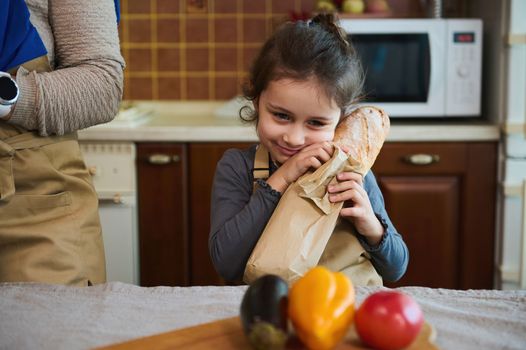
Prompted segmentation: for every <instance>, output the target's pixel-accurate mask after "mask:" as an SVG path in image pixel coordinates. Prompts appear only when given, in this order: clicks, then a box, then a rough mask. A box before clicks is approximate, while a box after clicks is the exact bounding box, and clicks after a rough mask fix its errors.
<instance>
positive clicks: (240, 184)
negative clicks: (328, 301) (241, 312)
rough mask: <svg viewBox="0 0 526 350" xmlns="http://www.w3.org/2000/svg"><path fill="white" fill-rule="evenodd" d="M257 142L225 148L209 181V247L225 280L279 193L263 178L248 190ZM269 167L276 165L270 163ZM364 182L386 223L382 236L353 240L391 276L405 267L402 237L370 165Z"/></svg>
mask: <svg viewBox="0 0 526 350" xmlns="http://www.w3.org/2000/svg"><path fill="white" fill-rule="evenodd" d="M255 153H256V146H255V145H254V146H252V147H250V148H249V149H246V150H238V149H230V150H228V151H226V152H225V154H224V155H223V158H222V159H221V160H220V161H219V163H218V164H217V168H216V173H215V177H214V183H213V187H212V203H211V208H212V210H211V229H210V236H209V242H208V245H209V250H210V256H211V258H212V262H213V264H214V266H215V268H216V270H217V272H218V273H219V274H220V275H221V276H222V277H223V278H225V279H226V280H228V281H234V280H240V279H241V278H242V277H243V272H244V270H245V266H246V263H247V261H248V259H249V257H250V254H251V253H252V250H253V249H254V247H255V246H256V243H257V241H258V240H259V237H260V236H261V233H262V232H263V230H264V228H265V226H266V224H267V222H268V220H269V219H270V217H271V216H272V213H273V211H274V209H275V208H276V206H277V204H278V202H279V199H280V197H281V193H279V192H277V191H275V190H274V189H272V188H271V187H270V186H269V185H268V184H267V183H266V182H264V181H262V180H258V183H259V185H260V186H257V188H256V190H255V191H253V183H254V177H253V173H252V171H253V168H254V157H255ZM269 166H270V173H271V174H272V173H273V171H275V170H276V167H275V166H274V165H273V164H269ZM364 188H365V190H366V192H367V194H368V195H369V200H370V201H371V205H372V208H373V211H374V213H375V214H376V216H377V217H378V219H379V220H380V222H381V223H382V225H383V226H384V228H385V234H384V236H383V238H382V241H381V242H380V243H379V244H378V245H377V246H374V247H373V246H370V245H369V244H368V243H367V241H366V240H365V238H364V237H363V236H360V235H358V240H359V241H360V243H361V244H362V246H363V247H364V248H365V250H366V251H367V252H369V254H370V255H371V260H372V263H373V266H374V267H375V269H376V270H377V271H378V273H379V274H380V275H381V276H382V278H383V279H384V280H387V281H396V280H398V279H399V278H400V277H402V275H403V274H404V273H405V270H406V268H407V263H408V261H409V253H408V250H407V246H406V245H405V243H404V241H403V239H402V237H401V236H400V234H399V233H398V232H397V231H396V229H395V227H394V226H393V224H392V222H391V220H390V219H389V216H388V215H387V212H386V210H385V205H384V199H383V196H382V193H381V191H380V188H379V187H378V184H377V183H376V179H375V177H374V175H373V173H372V172H371V171H369V172H368V173H367V175H366V176H365V179H364Z"/></svg>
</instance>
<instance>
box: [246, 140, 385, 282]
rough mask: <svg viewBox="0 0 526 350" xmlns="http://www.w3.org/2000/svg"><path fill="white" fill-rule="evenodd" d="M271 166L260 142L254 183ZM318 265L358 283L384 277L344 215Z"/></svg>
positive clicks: (265, 175) (263, 177)
mask: <svg viewBox="0 0 526 350" xmlns="http://www.w3.org/2000/svg"><path fill="white" fill-rule="evenodd" d="M269 170H270V164H269V154H268V151H267V149H266V148H265V147H263V146H262V145H258V148H257V150H256V156H255V158H254V169H253V175H254V183H255V181H256V180H257V179H267V178H268V177H269ZM318 265H321V266H325V267H327V268H328V269H329V270H331V271H340V272H342V273H344V274H345V275H346V276H348V277H349V278H350V279H351V281H352V282H353V284H354V285H355V286H381V285H382V284H383V282H382V277H380V275H379V274H378V272H376V269H375V268H374V266H373V264H372V263H371V257H370V255H369V253H367V252H366V251H365V249H364V248H363V246H362V245H361V244H360V241H358V238H356V233H355V229H354V227H353V226H352V224H351V223H349V222H347V221H346V220H344V219H341V218H338V221H337V223H336V227H335V228H334V231H333V232H332V234H331V238H329V241H328V242H327V245H326V247H325V250H324V251H323V253H322V255H321V258H320V261H319V262H318Z"/></svg>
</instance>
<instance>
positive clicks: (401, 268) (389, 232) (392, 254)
mask: <svg viewBox="0 0 526 350" xmlns="http://www.w3.org/2000/svg"><path fill="white" fill-rule="evenodd" d="M364 188H365V191H366V192H367V194H368V195H369V200H370V201H371V206H372V208H373V211H374V213H375V215H376V217H377V218H378V220H380V223H381V224H382V226H383V227H384V229H385V233H384V236H383V237H382V240H381V241H380V243H379V244H378V245H377V246H371V245H369V244H368V243H367V240H366V239H365V237H363V236H360V235H358V240H359V241H360V243H361V244H362V246H363V247H364V248H365V250H366V251H367V252H368V253H369V254H370V255H371V260H372V263H373V265H374V267H375V269H376V271H378V273H379V274H380V275H381V276H382V278H383V279H384V280H387V281H390V282H394V281H397V280H399V279H400V278H401V277H402V276H403V275H404V273H405V271H406V269H407V264H408V262H409V251H408V250H407V246H406V244H405V242H404V240H403V239H402V236H401V235H400V234H399V233H398V231H396V228H395V227H394V225H393V223H392V222H391V219H389V215H387V211H386V210H385V204H384V198H383V196H382V192H381V191H380V188H379V187H378V183H377V182H376V178H375V177H374V174H373V173H372V171H369V172H368V173H367V175H366V176H365V179H364Z"/></svg>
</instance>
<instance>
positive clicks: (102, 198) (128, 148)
mask: <svg viewBox="0 0 526 350" xmlns="http://www.w3.org/2000/svg"><path fill="white" fill-rule="evenodd" d="M80 148H81V151H82V154H83V156H84V160H85V163H86V166H87V167H88V169H89V172H90V174H91V175H92V176H93V183H94V186H95V189H96V191H97V194H98V197H99V214H100V220H101V226H102V234H103V239H104V249H105V253H106V274H107V276H106V277H107V280H108V281H120V282H125V283H131V284H136V285H138V284H139V261H138V259H139V258H138V256H139V255H138V236H137V196H136V179H135V177H136V175H135V145H134V144H133V143H132V142H88V141H81V142H80Z"/></svg>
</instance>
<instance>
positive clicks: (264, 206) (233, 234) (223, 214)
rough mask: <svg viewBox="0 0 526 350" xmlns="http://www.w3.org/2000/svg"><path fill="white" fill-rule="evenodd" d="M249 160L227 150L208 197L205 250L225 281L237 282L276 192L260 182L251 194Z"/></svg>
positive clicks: (251, 181)
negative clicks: (209, 213)
mask: <svg viewBox="0 0 526 350" xmlns="http://www.w3.org/2000/svg"><path fill="white" fill-rule="evenodd" d="M252 166H253V159H252V160H251V159H247V158H246V157H244V155H243V153H242V151H239V150H229V151H227V152H226V153H225V154H224V155H223V158H222V159H221V160H220V161H219V163H218V164H217V168H216V173H215V176H214V182H213V187H212V197H211V217H210V226H211V228H210V236H209V241H208V248H209V251H210V257H211V259H212V263H213V264H214V267H215V269H216V271H217V272H218V273H219V275H221V276H222V277H223V278H224V279H226V280H227V281H235V280H240V279H241V278H242V277H243V273H244V271H245V266H246V264H247V261H248V259H249V257H250V254H251V253H252V250H253V249H254V247H255V246H256V243H257V241H258V240H259V237H260V236H261V233H262V232H263V229H264V228H265V226H266V224H267V222H268V220H269V219H270V217H271V216H272V213H273V212H274V209H275V208H276V205H277V204H278V201H279V198H280V193H279V192H276V191H275V190H273V189H272V188H271V187H270V186H269V185H267V184H266V183H265V182H263V181H259V182H258V184H259V186H258V187H257V188H256V190H255V191H254V193H252V192H253V190H252V188H253V177H252Z"/></svg>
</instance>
